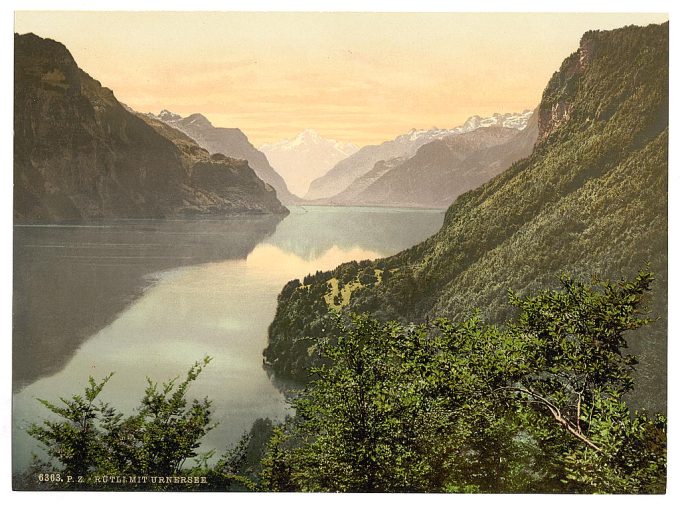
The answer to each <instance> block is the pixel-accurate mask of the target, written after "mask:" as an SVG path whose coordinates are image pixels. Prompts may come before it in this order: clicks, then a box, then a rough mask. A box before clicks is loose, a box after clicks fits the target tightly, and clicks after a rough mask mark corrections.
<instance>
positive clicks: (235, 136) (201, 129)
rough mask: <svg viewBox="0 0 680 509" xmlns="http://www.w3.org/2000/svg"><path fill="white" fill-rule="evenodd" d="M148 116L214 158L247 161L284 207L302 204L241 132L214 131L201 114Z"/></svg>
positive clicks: (265, 157) (165, 112)
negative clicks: (231, 158)
mask: <svg viewBox="0 0 680 509" xmlns="http://www.w3.org/2000/svg"><path fill="white" fill-rule="evenodd" d="M147 115H148V116H149V117H151V118H154V119H156V120H160V121H162V122H164V123H166V124H168V125H169V126H171V127H174V128H175V129H178V130H180V131H182V132H183V133H184V134H186V135H187V136H189V137H191V138H192V139H193V140H195V141H196V143H198V144H199V145H200V146H201V147H203V148H204V149H206V150H207V151H208V152H210V153H211V154H216V153H219V154H225V155H228V156H230V157H234V158H236V159H245V160H246V161H248V164H249V165H250V166H251V167H252V168H253V170H255V173H256V174H257V176H258V177H260V178H261V179H262V180H264V181H265V182H266V183H267V184H270V185H271V186H272V187H273V188H274V189H276V196H277V198H278V199H279V200H281V202H282V203H284V204H291V203H295V202H297V201H299V199H298V198H297V196H293V195H292V194H291V193H290V191H289V190H288V186H287V185H286V182H285V181H284V179H283V178H281V175H279V174H278V173H277V172H276V170H274V168H272V166H271V165H270V164H269V161H268V160H267V156H265V155H264V154H263V153H262V152H261V151H259V150H257V149H256V148H255V147H254V146H253V145H252V144H251V143H250V141H249V140H248V137H247V136H246V135H245V134H244V133H243V131H241V130H240V129H238V128H235V127H233V128H228V127H215V126H213V125H212V124H211V123H210V121H209V120H208V119H207V118H206V117H205V116H204V115H202V114H200V113H194V114H192V115H189V116H188V117H184V118H183V117H182V116H181V115H178V114H176V113H172V112H170V111H168V110H162V111H161V112H160V113H159V114H158V115H154V114H153V113H148V114H147Z"/></svg>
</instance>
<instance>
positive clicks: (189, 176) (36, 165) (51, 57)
mask: <svg viewBox="0 0 680 509" xmlns="http://www.w3.org/2000/svg"><path fill="white" fill-rule="evenodd" d="M14 46H15V57H14V68H15V72H14V218H15V220H40V221H60V220H80V219H93V218H163V217H172V216H183V215H196V214H232V213H277V214H281V213H286V212H287V210H286V209H285V207H283V206H282V205H281V203H280V202H279V201H278V199H277V198H276V192H275V191H274V189H273V188H272V187H271V186H268V185H266V184H265V183H264V182H262V181H261V180H260V179H259V178H257V176H256V175H255V173H254V172H253V170H252V169H251V168H249V167H248V165H247V163H245V162H244V161H237V160H234V159H229V158H226V157H224V156H214V157H211V156H210V155H209V154H208V153H207V152H206V151H204V150H201V149H200V147H198V146H197V145H196V144H195V143H194V144H193V145H192V144H191V143H189V141H187V140H183V142H182V143H183V145H182V144H180V145H178V144H176V143H175V141H177V140H174V139H173V138H174V136H173V137H170V138H169V137H166V136H164V135H163V134H162V133H161V132H160V131H159V130H158V129H155V128H154V127H152V126H150V125H149V124H148V123H147V122H146V121H144V120H143V119H141V118H140V117H139V116H137V115H135V114H133V113H132V112H130V111H129V110H128V109H127V108H125V107H124V106H123V105H122V104H121V103H119V102H118V100H117V99H116V98H115V96H114V94H113V92H112V91H111V90H109V89H107V88H105V87H102V86H101V84H100V83H99V82H98V81H96V80H95V79H93V78H92V77H90V76H89V75H88V74H87V73H85V72H84V71H82V70H81V69H80V68H78V66H77V64H76V62H75V60H74V59H73V57H72V56H71V54H70V53H69V51H68V50H67V49H66V48H65V47H64V45H62V44H60V43H58V42H56V41H53V40H50V39H43V38H40V37H38V36H36V35H34V34H25V35H18V34H15V37H14Z"/></svg>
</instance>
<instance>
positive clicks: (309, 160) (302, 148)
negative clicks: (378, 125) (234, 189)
mask: <svg viewBox="0 0 680 509" xmlns="http://www.w3.org/2000/svg"><path fill="white" fill-rule="evenodd" d="M260 150H261V151H262V152H264V153H265V155H266V156H267V159H269V161H270V162H271V164H272V165H273V166H274V168H276V170H277V171H278V172H279V173H281V175H283V178H285V179H286V182H287V183H288V186H289V187H290V189H291V191H293V192H294V193H296V194H297V195H299V196H303V195H304V194H305V193H306V192H307V190H308V189H309V184H310V183H311V182H312V180H314V179H317V178H319V177H321V176H322V175H324V174H325V173H326V172H327V171H328V170H330V169H331V168H332V167H333V166H335V165H336V164H337V163H339V162H340V161H342V160H343V159H345V158H346V157H348V156H351V155H352V154H354V153H355V152H356V151H357V150H359V147H357V146H356V145H354V144H352V143H341V142H338V141H335V140H329V139H327V138H324V137H322V136H321V135H319V133H317V132H316V131H314V130H313V129H305V130H304V131H302V132H301V133H300V134H298V135H297V136H296V137H295V138H293V139H292V140H282V141H279V142H277V143H270V144H265V145H262V146H261V147H260Z"/></svg>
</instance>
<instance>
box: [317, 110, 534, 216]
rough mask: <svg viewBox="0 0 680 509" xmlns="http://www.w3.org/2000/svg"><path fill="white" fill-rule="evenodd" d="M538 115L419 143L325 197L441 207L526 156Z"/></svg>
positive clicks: (346, 202)
mask: <svg viewBox="0 0 680 509" xmlns="http://www.w3.org/2000/svg"><path fill="white" fill-rule="evenodd" d="M537 136H538V119H537V117H536V116H535V115H533V116H532V117H530V119H529V123H528V125H527V127H526V128H524V129H522V130H517V129H514V128H510V127H501V126H500V125H491V126H489V127H479V128H477V129H474V130H472V131H468V132H464V133H461V134H454V135H448V136H445V137H444V138H440V139H436V140H434V141H431V142H429V143H426V144H425V145H423V146H421V147H420V148H419V149H418V150H417V151H416V153H415V155H414V156H412V157H410V158H404V157H399V158H395V159H389V160H387V161H378V162H377V163H376V164H375V166H374V167H373V169H372V170H371V171H369V172H368V173H366V174H365V175H362V176H361V177H359V178H357V179H356V180H355V181H354V182H352V184H350V185H349V187H348V188H347V189H345V190H344V191H343V192H342V193H340V194H338V195H336V196H333V197H331V198H328V199H327V201H328V202H329V203H333V204H338V205H380V206H399V207H432V208H446V207H448V206H449V205H450V204H451V202H453V201H454V200H455V199H456V198H457V197H458V196H459V195H461V194H463V193H464V192H466V191H469V190H470V189H474V188H476V187H478V186H480V185H481V184H483V183H484V182H486V181H488V180H490V179H491V178H493V177H495V176H496V175H498V174H499V173H501V172H502V171H504V170H506V169H507V168H509V167H510V165H511V164H512V163H514V162H515V161H518V160H520V159H523V158H525V157H527V156H528V155H529V154H531V151H532V149H533V147H534V143H535V142H536V139H537Z"/></svg>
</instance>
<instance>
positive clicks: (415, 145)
mask: <svg viewBox="0 0 680 509" xmlns="http://www.w3.org/2000/svg"><path fill="white" fill-rule="evenodd" d="M530 116H531V111H530V110H527V111H525V112H523V113H505V114H500V113H496V114H494V115H493V116H491V117H486V118H482V117H479V116H477V115H475V116H473V117H470V118H469V119H468V120H467V121H466V122H465V123H464V124H463V125H461V126H458V127H454V128H453V129H437V128H433V129H426V130H416V129H411V130H410V131H409V132H408V133H406V134H402V135H400V136H397V137H396V138H395V139H393V140H389V141H386V142H384V143H381V144H380V145H367V146H365V147H363V148H361V149H360V150H359V151H358V152H356V153H355V154H353V155H351V156H349V157H348V158H346V159H343V160H342V161H340V162H339V163H338V164H336V165H335V166H334V167H333V168H331V169H330V170H329V171H328V173H326V174H325V175H324V176H323V177H320V178H318V179H316V180H314V181H313V182H312V183H311V185H310V186H309V191H308V193H307V194H306V195H305V199H308V200H318V199H324V198H330V197H332V196H335V195H337V194H339V193H341V192H342V191H344V190H345V189H346V188H347V187H348V186H350V185H351V184H352V182H354V181H355V180H356V179H358V178H360V177H362V176H363V175H366V174H367V173H368V172H370V171H371V170H372V169H373V168H374V166H375V164H376V163H377V162H378V161H388V160H390V159H394V158H395V157H404V158H409V157H412V156H413V155H414V154H415V153H416V151H417V150H418V149H419V148H420V147H422V146H423V145H425V144H427V143H430V142H431V141H434V140H438V139H441V138H445V137H448V136H452V135H458V134H462V133H467V132H470V131H474V130H475V129H479V128H481V127H491V126H500V127H509V128H512V129H518V130H521V129H523V128H524V127H525V126H526V124H527V121H528V120H529V117H530Z"/></svg>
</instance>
